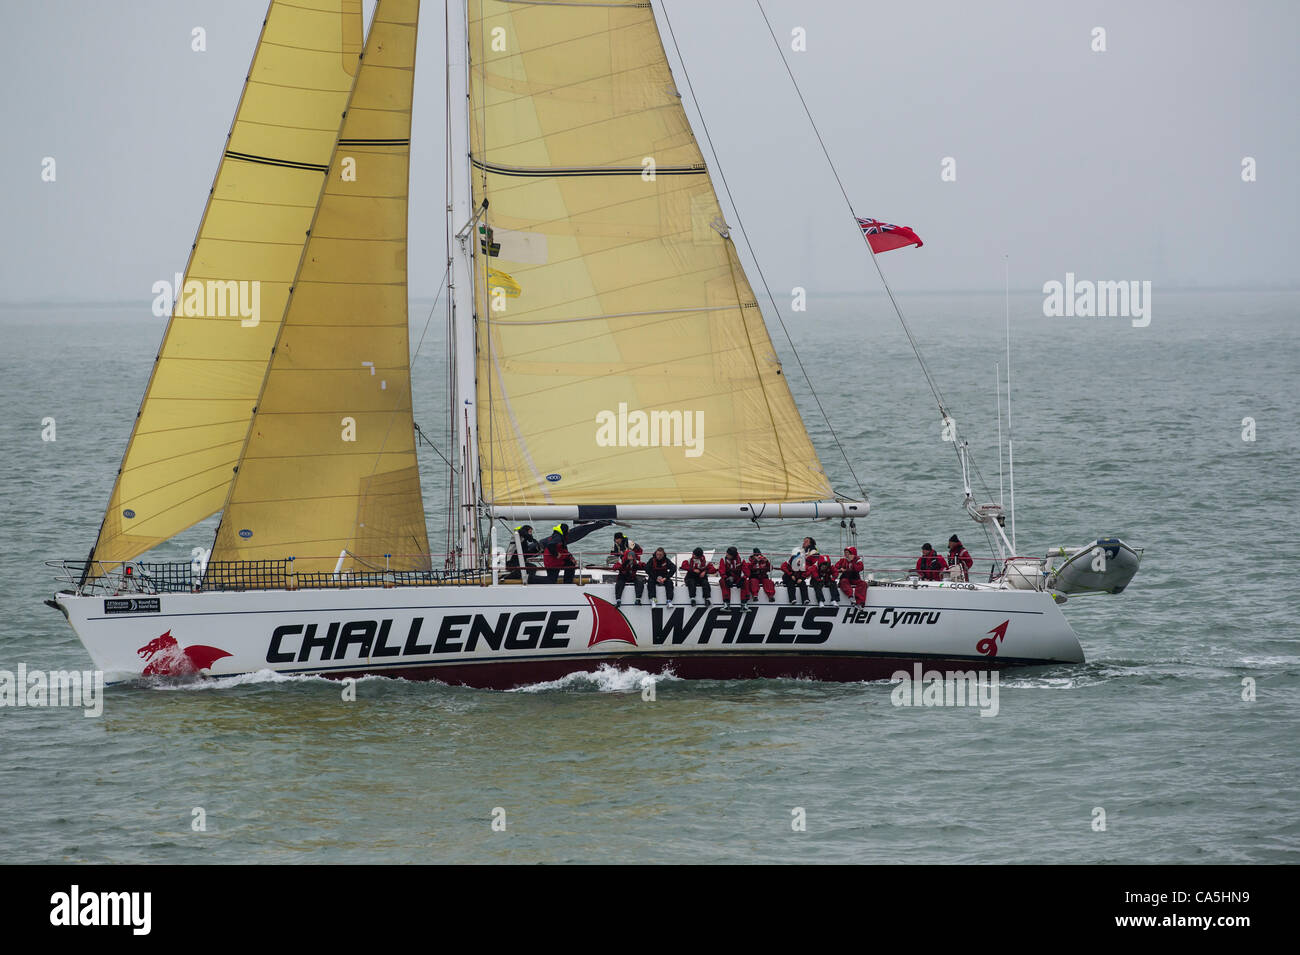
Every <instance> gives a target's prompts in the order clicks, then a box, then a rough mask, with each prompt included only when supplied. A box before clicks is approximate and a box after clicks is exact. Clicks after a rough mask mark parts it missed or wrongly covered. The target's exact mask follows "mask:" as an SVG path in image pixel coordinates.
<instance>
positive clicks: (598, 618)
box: [583, 594, 636, 647]
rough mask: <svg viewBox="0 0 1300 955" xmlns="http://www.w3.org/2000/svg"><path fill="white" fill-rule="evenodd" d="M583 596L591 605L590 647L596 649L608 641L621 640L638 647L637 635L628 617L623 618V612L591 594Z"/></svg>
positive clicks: (588, 644)
mask: <svg viewBox="0 0 1300 955" xmlns="http://www.w3.org/2000/svg"><path fill="white" fill-rule="evenodd" d="M583 596H584V597H586V598H587V603H589V604H591V640H590V641H589V642H588V643H587V646H588V647H594V646H595V645H596V644H598V643H604V642H605V641H606V640H620V641H622V642H623V643H630V644H632V646H636V633H635V631H633V630H632V625H631V624H630V623H628V622H627V617H625V616H623V611H621V610H619V609H618V608H617V607H615V606H614V605H613V604H612V603H610V602H609V601H608V600H601V599H600V598H599V597H593V596H592V595H591V594H583Z"/></svg>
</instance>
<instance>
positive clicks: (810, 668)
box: [319, 653, 1008, 690]
mask: <svg viewBox="0 0 1300 955" xmlns="http://www.w3.org/2000/svg"><path fill="white" fill-rule="evenodd" d="M918 662H919V663H920V664H921V666H922V669H923V670H934V669H950V670H1000V669H1002V668H1003V666H1005V665H1008V664H1006V663H1004V662H1003V661H1000V660H997V659H996V658H995V659H983V660H970V659H966V660H956V659H954V660H944V659H938V658H936V659H927V660H919V661H918V660H917V659H916V658H908V657H880V656H864V657H852V656H834V657H832V656H803V655H797V654H795V655H783V654H772V653H765V654H762V655H761V656H753V655H750V656H741V655H740V654H726V655H717V656H711V655H710V656H705V655H703V654H689V655H685V656H674V655H672V654H648V653H646V654H641V653H639V654H636V655H635V656H614V655H610V656H602V657H592V658H589V659H580V660H573V659H569V660H519V661H501V662H499V663H461V664H456V663H443V664H437V665H425V666H416V667H385V668H382V669H374V670H367V669H364V668H363V669H357V670H347V671H334V672H330V673H321V674H319V675H320V676H325V677H328V678H330V679H332V680H341V679H345V678H347V677H360V676H386V677H393V678H395V679H402V680H438V681H439V682H442V683H447V684H450V685H452V686H469V687H474V688H476V689H481V690H511V689H514V688H516V687H520V686H528V685H530V684H534V683H546V682H550V681H552V680H558V679H561V678H562V677H565V676H568V675H569V674H570V673H580V672H586V673H591V672H594V671H596V670H598V669H600V668H601V667H602V666H610V667H615V668H618V669H627V668H631V667H635V668H636V669H638V670H645V671H646V672H648V673H663V672H665V671H671V672H672V673H673V674H674V675H676V676H679V677H681V678H682V679H686V680H752V679H780V678H786V679H804V680H822V681H826V682H831V683H856V682H860V681H863V680H888V679H889V678H890V677H892V676H893V675H894V673H896V672H897V671H899V670H903V671H905V672H907V673H909V674H910V673H911V672H912V666H913V665H914V664H915V663H918Z"/></svg>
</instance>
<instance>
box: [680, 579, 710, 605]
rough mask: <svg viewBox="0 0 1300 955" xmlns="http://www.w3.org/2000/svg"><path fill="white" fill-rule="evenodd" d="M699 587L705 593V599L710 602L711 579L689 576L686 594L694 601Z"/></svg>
mask: <svg viewBox="0 0 1300 955" xmlns="http://www.w3.org/2000/svg"><path fill="white" fill-rule="evenodd" d="M697 587H698V588H700V589H701V590H702V591H703V592H704V599H705V601H708V599H709V594H710V593H712V591H710V590H709V578H707V577H700V576H698V575H696V574H687V575H686V592H687V593H688V594H690V595H691V599H692V600H694V599H695V588H697Z"/></svg>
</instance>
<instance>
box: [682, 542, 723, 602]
mask: <svg viewBox="0 0 1300 955" xmlns="http://www.w3.org/2000/svg"><path fill="white" fill-rule="evenodd" d="M717 572H718V568H716V567H714V566H713V565H712V564H710V563H709V562H708V561H707V560H706V559H705V557H704V548H703V547H697V548H695V550H693V551H691V556H690V557H689V558H688V559H687V560H684V561H683V562H682V579H683V580H685V581H686V592H687V593H688V594H690V595H691V606H692V607H694V606H695V591H696V589H697V588H698V589H700V590H702V591H703V594H704V606H706V607H707V606H708V605H709V574H716V573H717Z"/></svg>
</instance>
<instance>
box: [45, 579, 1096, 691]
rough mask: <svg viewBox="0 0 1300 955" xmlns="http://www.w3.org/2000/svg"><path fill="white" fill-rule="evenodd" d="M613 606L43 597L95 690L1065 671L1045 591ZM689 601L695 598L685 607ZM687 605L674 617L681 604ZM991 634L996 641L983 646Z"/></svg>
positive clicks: (329, 595) (544, 595)
mask: <svg viewBox="0 0 1300 955" xmlns="http://www.w3.org/2000/svg"><path fill="white" fill-rule="evenodd" d="M684 591H685V588H683V587H680V586H679V587H678V589H677V598H678V599H677V600H676V601H675V603H676V606H674V607H672V608H667V607H664V606H662V605H661V606H658V607H652V606H650V605H649V603H648V601H647V602H646V604H645V605H642V606H635V605H629V604H630V603H631V600H630V595H631V588H629V589H628V590H627V591H625V594H624V596H625V597H626V598H628V601H627V602H625V603H624V605H623V606H622V607H621V608H615V607H614V606H613V600H614V593H613V586H612V585H610V584H589V585H587V586H576V585H564V584H554V585H533V586H527V587H523V586H519V585H502V586H496V587H479V586H464V585H462V586H431V587H395V588H388V589H360V588H358V589H322V590H297V591H283V590H268V591H246V592H237V593H201V594H184V593H181V594H168V593H164V594H157V595H146V594H122V595H119V596H114V597H104V596H75V595H72V594H67V593H63V594H59V595H57V596H56V597H55V598H54V601H53V602H54V603H55V604H56V605H57V606H58V608H59V609H61V610H62V611H63V612H64V613H65V614H66V615H67V617H68V620H69V622H70V623H71V624H72V626H73V628H74V629H75V630H76V632H77V635H78V636H79V637H80V638H81V641H82V643H83V644H85V646H86V649H87V650H88V651H89V653H90V656H91V658H92V660H93V661H94V664H95V666H96V668H98V669H100V670H102V671H104V673H105V675H106V678H107V679H109V680H110V681H122V680H130V679H135V678H138V677H141V676H148V675H154V674H173V675H181V674H209V675H212V676H224V675H234V674H240V673H248V672H253V671H258V670H273V671H276V672H278V673H285V674H316V675H320V676H328V677H344V676H358V675H362V674H382V675H390V676H397V677H404V678H408V679H435V680H441V681H443V682H446V683H452V684H465V685H469V686H477V687H489V688H499V689H506V688H510V687H513V686H520V685H525V684H528V683H535V682H539V681H541V680H547V679H555V678H558V677H560V676H563V675H564V674H566V673H570V672H574V671H578V670H593V669H596V668H597V667H599V666H600V665H601V664H611V665H615V666H632V667H637V668H639V669H642V670H646V671H649V672H663V671H665V670H671V671H672V672H674V673H676V674H677V675H678V676H681V677H684V678H706V679H744V678H753V677H808V678H813V679H824V680H864V679H887V678H888V677H889V676H890V675H891V674H892V673H893V672H894V671H895V670H897V669H900V668H905V667H906V666H907V665H908V664H910V663H912V662H917V661H919V662H922V663H925V664H926V665H936V664H937V665H942V664H944V663H951V664H952V665H953V666H954V667H959V668H962V669H972V668H989V667H999V668H1000V667H1005V666H1025V665H1034V664H1045V663H1081V662H1083V651H1082V649H1081V648H1080V646H1079V641H1078V639H1077V638H1076V636H1075V634H1074V632H1073V631H1072V630H1071V629H1070V626H1069V624H1068V623H1067V622H1066V620H1065V618H1064V617H1063V616H1062V614H1061V612H1060V610H1059V608H1058V607H1057V605H1056V603H1055V602H1054V601H1053V599H1052V597H1051V596H1050V595H1049V594H1045V593H1041V592H1034V591H1017V590H1007V589H997V588H992V587H983V586H980V587H973V586H971V585H958V586H957V587H954V586H953V585H952V584H948V583H944V584H928V583H927V584H921V585H920V586H912V585H910V584H909V585H876V586H872V587H870V588H869V591H868V596H867V603H866V606H865V608H861V609H860V608H856V607H851V606H850V605H849V603H848V601H847V599H846V598H845V597H844V596H843V595H842V594H841V595H840V603H839V605H838V606H837V607H829V606H828V607H818V606H816V605H815V604H814V605H812V606H808V607H804V606H789V605H787V604H786V603H785V601H784V596H785V595H784V591H783V589H782V588H780V587H778V591H777V600H778V602H777V603H768V602H767V598H766V597H761V598H760V599H761V602H760V603H759V605H758V606H757V608H756V609H754V610H752V611H750V612H748V613H745V612H742V611H741V610H739V609H734V608H733V609H731V610H728V609H726V608H724V607H723V606H722V605H721V604H720V603H719V602H718V600H717V589H716V587H715V589H714V603H713V604H712V605H711V606H709V607H704V606H702V605H701V606H698V607H691V606H689V604H688V601H686V600H685V599H684ZM701 603H702V602H701ZM684 604H685V606H684ZM999 630H1000V631H1001V632H1000V634H999Z"/></svg>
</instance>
